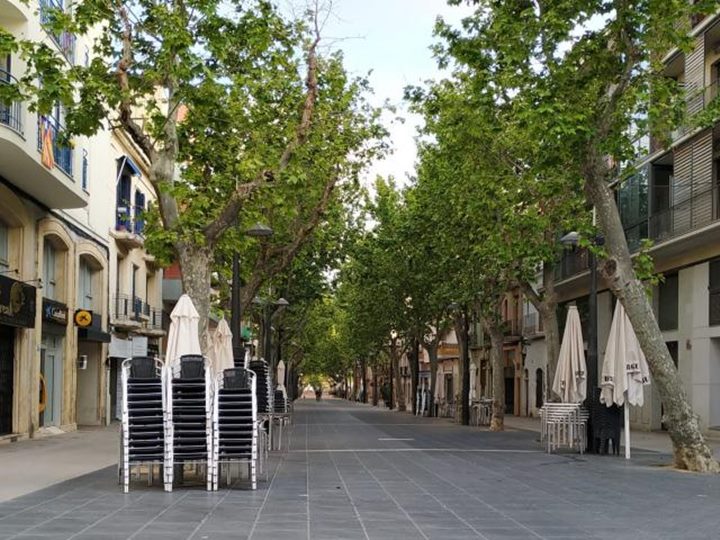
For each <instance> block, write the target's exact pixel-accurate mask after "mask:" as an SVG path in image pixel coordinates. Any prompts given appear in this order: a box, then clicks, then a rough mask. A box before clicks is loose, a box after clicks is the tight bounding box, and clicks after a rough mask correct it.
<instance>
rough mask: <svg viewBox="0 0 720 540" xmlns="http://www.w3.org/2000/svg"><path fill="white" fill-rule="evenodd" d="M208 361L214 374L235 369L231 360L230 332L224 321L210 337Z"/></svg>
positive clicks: (223, 320) (222, 320)
mask: <svg viewBox="0 0 720 540" xmlns="http://www.w3.org/2000/svg"><path fill="white" fill-rule="evenodd" d="M209 350H210V360H211V361H212V368H213V371H214V372H215V374H216V375H217V374H220V373H222V372H223V371H225V370H226V369H232V368H234V367H235V361H234V359H233V347H232V332H231V331H230V326H229V325H228V323H227V321H226V320H225V319H221V320H220V322H219V323H218V327H217V330H215V333H214V334H213V336H212V343H211V347H210V349H209Z"/></svg>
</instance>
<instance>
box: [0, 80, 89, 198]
mask: <svg viewBox="0 0 720 540" xmlns="http://www.w3.org/2000/svg"><path fill="white" fill-rule="evenodd" d="M16 82H17V80H16V79H15V78H14V77H13V76H12V75H11V74H10V73H8V72H6V71H2V70H0V84H4V85H8V86H12V85H14V84H16ZM26 114H27V111H26V107H25V105H24V103H23V102H21V101H13V102H11V103H7V104H0V176H2V177H3V178H5V179H6V180H7V181H8V182H10V183H11V184H13V185H15V186H16V187H18V188H19V189H21V190H22V191H24V192H25V193H27V194H28V195H30V196H31V197H33V198H35V199H37V200H38V201H40V202H41V203H43V204H44V205H46V206H48V207H50V208H58V209H61V208H81V207H83V206H85V205H87V200H88V195H87V193H84V192H83V190H82V189H81V188H80V186H78V185H76V184H75V182H74V181H73V177H72V169H73V152H72V149H70V148H69V147H66V146H62V145H60V144H59V141H58V140H57V139H55V137H56V135H57V133H58V132H59V131H60V132H61V128H59V126H58V124H57V123H55V124H53V120H52V119H50V120H49V121H48V124H49V128H48V129H49V135H50V136H51V137H53V161H54V163H55V166H54V167H52V168H48V167H46V166H44V165H43V164H42V162H41V158H42V137H41V134H42V128H41V126H40V122H39V121H38V129H37V130H34V129H31V130H29V131H30V133H29V134H28V133H26V132H25V127H26V124H25V118H26V117H27V116H26ZM27 135H30V137H29V138H26V136H27ZM35 137H37V139H35Z"/></svg>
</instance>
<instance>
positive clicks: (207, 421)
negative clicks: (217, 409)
mask: <svg viewBox="0 0 720 540" xmlns="http://www.w3.org/2000/svg"><path fill="white" fill-rule="evenodd" d="M179 368H180V369H179V373H176V374H175V375H176V376H173V378H172V380H171V383H170V389H171V391H170V392H169V395H171V396H172V400H171V404H172V407H171V408H170V413H171V415H170V420H171V423H172V430H171V433H170V434H169V439H170V440H171V441H172V453H171V456H170V458H171V461H172V465H180V466H184V465H185V464H188V463H194V464H198V465H204V466H205V467H206V482H207V489H208V490H210V489H212V484H211V479H212V477H211V469H212V465H211V462H210V460H211V453H210V449H211V447H212V389H211V384H212V381H211V379H210V376H209V369H208V366H207V363H206V361H205V358H203V357H202V356H199V355H187V356H182V357H181V358H180V366H179ZM176 371H177V370H176Z"/></svg>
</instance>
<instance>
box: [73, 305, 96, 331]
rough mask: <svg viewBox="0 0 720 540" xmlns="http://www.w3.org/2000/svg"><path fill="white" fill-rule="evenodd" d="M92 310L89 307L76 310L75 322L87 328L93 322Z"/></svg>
mask: <svg viewBox="0 0 720 540" xmlns="http://www.w3.org/2000/svg"><path fill="white" fill-rule="evenodd" d="M92 317H93V315H92V311H88V310H87V309H78V310H77V311H76V312H75V324H76V325H78V326H82V327H83V328H87V327H88V326H90V325H91V324H92Z"/></svg>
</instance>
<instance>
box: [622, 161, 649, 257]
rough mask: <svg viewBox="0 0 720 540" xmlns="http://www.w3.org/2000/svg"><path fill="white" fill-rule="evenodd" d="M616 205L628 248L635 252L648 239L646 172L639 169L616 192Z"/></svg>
mask: <svg viewBox="0 0 720 540" xmlns="http://www.w3.org/2000/svg"><path fill="white" fill-rule="evenodd" d="M617 205H618V210H619V211H620V219H621V221H622V224H623V228H624V229H625V236H626V237H627V241H628V247H629V248H630V251H635V250H636V249H638V248H639V247H640V241H641V240H642V239H643V238H647V237H648V170H647V168H646V167H644V168H641V169H639V170H638V172H637V173H636V174H635V175H633V176H631V177H630V178H628V179H627V180H626V181H625V182H623V184H622V186H621V187H620V189H618V191H617Z"/></svg>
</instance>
